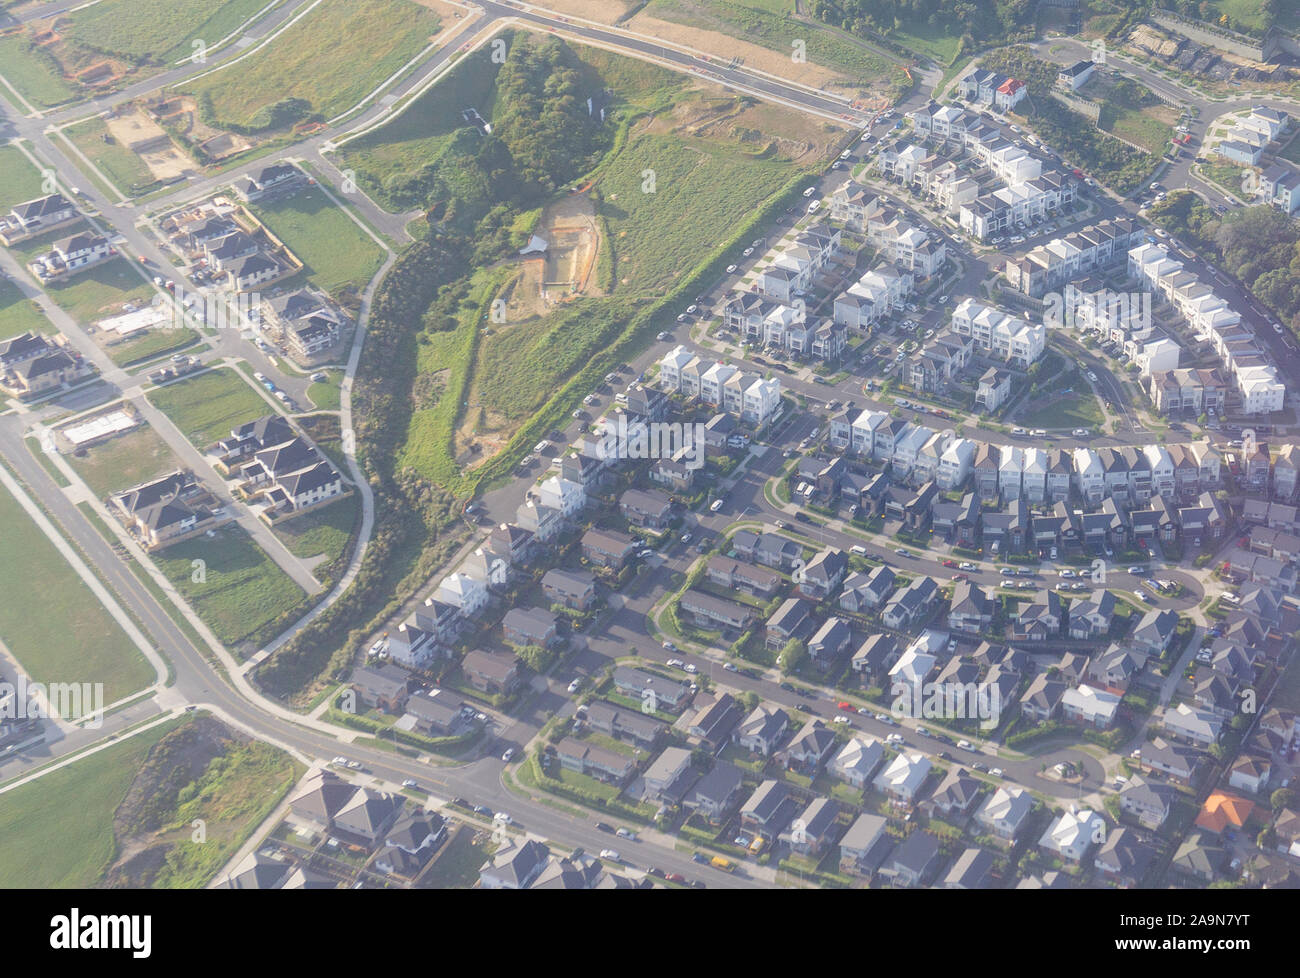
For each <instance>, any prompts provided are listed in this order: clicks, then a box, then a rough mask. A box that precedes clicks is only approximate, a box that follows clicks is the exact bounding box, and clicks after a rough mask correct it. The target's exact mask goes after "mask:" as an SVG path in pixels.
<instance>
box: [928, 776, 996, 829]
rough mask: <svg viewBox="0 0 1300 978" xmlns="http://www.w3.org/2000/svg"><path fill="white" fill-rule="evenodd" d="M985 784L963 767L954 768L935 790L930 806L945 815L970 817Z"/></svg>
mask: <svg viewBox="0 0 1300 978" xmlns="http://www.w3.org/2000/svg"><path fill="white" fill-rule="evenodd" d="M983 784H984V782H982V781H980V780H979V779H978V778H975V777H972V776H971V774H970V773H969V772H968V771H966V770H964V769H963V768H961V767H957V766H955V765H954V766H953V767H952V768H950V769H949V770H948V774H947V776H946V777H945V778H944V779H943V780H942V781H941V782H939V787H937V788H935V789H934V794H933V795H932V796H931V798H930V804H931V805H932V806H933V807H934V809H935V810H936V811H939V812H942V813H943V814H944V815H948V816H954V815H969V814H970V811H971V809H972V808H974V807H975V803H976V802H977V801H978V800H979V797H980V789H981V788H982V787H983Z"/></svg>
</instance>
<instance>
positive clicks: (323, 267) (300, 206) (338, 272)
mask: <svg viewBox="0 0 1300 978" xmlns="http://www.w3.org/2000/svg"><path fill="white" fill-rule="evenodd" d="M252 210H253V212H254V213H255V214H256V215H257V217H258V219H259V220H261V221H262V222H263V223H264V224H265V225H266V226H267V227H268V228H270V229H271V232H272V233H273V234H275V236H276V237H278V238H279V239H280V240H281V241H283V242H284V243H285V244H286V245H288V247H289V250H290V251H292V252H293V253H294V254H295V255H296V256H297V257H298V260H299V261H301V262H302V263H303V274H305V275H306V276H307V278H308V279H309V280H310V281H311V283H312V284H313V285H315V286H317V287H318V288H321V289H324V290H325V291H326V292H329V293H330V294H332V295H337V294H338V293H340V292H342V291H344V290H346V289H349V288H351V289H355V290H356V291H358V292H359V291H361V290H362V289H364V288H365V286H366V283H367V282H369V281H370V279H371V278H373V277H374V274H375V272H377V271H379V266H380V265H381V264H383V260H384V252H383V249H382V248H381V247H380V246H379V245H378V244H376V243H375V241H374V239H372V238H371V237H370V236H369V235H368V234H366V232H365V231H363V230H362V229H361V228H360V227H358V226H357V223H356V222H355V221H353V220H352V218H350V217H348V215H347V214H345V213H344V212H343V211H342V210H341V209H340V208H339V207H337V206H335V204H334V202H333V201H332V200H330V199H329V198H328V197H326V196H325V193H324V191H322V190H320V189H318V188H313V189H304V190H300V191H298V192H297V193H295V194H293V195H292V196H290V197H285V198H282V199H281V200H277V201H275V202H274V203H271V204H268V205H266V206H264V207H254V208H252Z"/></svg>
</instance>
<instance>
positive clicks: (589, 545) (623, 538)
mask: <svg viewBox="0 0 1300 978" xmlns="http://www.w3.org/2000/svg"><path fill="white" fill-rule="evenodd" d="M636 548H637V542H636V540H634V539H633V538H632V537H630V536H628V535H627V534H626V533H621V532H619V531H618V530H588V531H587V532H586V533H584V534H583V535H582V555H583V556H584V557H586V558H587V559H588V560H589V561H591V562H592V563H593V564H595V565H596V566H597V567H609V568H612V569H613V570H622V568H623V565H624V564H626V563H627V561H628V558H630V557H631V556H632V553H633V552H634V551H635V550H636Z"/></svg>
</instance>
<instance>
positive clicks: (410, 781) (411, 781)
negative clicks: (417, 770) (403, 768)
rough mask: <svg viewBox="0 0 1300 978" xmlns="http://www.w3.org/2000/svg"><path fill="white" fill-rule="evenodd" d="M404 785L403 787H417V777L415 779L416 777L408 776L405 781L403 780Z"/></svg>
mask: <svg viewBox="0 0 1300 978" xmlns="http://www.w3.org/2000/svg"><path fill="white" fill-rule="evenodd" d="M402 787H403V788H414V787H416V783H415V779H414V778H407V779H406V780H405V781H403V782H402Z"/></svg>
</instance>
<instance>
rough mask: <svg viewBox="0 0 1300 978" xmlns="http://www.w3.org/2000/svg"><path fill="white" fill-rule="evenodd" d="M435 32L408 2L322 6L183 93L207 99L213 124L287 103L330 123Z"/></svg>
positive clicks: (432, 22)
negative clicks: (295, 101)
mask: <svg viewBox="0 0 1300 978" xmlns="http://www.w3.org/2000/svg"><path fill="white" fill-rule="evenodd" d="M438 26H439V19H438V16H437V14H435V13H434V12H433V11H432V10H429V9H428V8H427V7H421V6H419V5H418V4H415V3H412V2H410V0H321V4H320V6H319V7H316V8H315V9H314V10H312V11H311V12H310V13H309V14H307V15H306V16H305V17H303V18H302V19H301V20H299V21H298V22H297V23H295V24H294V25H293V26H292V27H290V28H289V29H288V30H286V31H285V32H284V33H283V34H281V35H280V36H279V37H277V38H276V39H275V40H274V41H272V42H271V43H270V44H269V45H267V46H266V47H265V48H263V49H262V50H260V51H258V52H256V53H255V54H252V55H250V56H249V57H247V58H245V59H243V60H241V61H239V62H237V63H235V64H232V65H231V66H230V67H228V68H224V69H222V70H220V71H217V72H215V73H213V74H211V75H208V76H206V77H204V78H201V79H199V80H198V81H196V82H195V83H194V84H193V85H190V86H188V87H187V90H188V91H191V92H193V93H195V94H199V93H203V92H206V93H208V94H209V95H211V97H212V102H213V108H214V111H215V113H216V117H217V119H221V120H228V121H231V122H236V123H240V124H244V125H247V124H250V123H251V122H252V120H253V117H254V116H255V115H257V113H258V112H259V111H260V110H262V109H263V108H266V107H267V106H270V105H272V104H273V103H275V102H278V101H280V100H281V99H285V98H303V99H306V100H307V101H309V102H310V103H311V105H312V108H313V110H314V111H316V112H319V113H321V114H322V115H324V116H325V117H326V118H329V117H330V116H332V115H335V114H337V113H339V112H344V111H346V110H347V109H350V108H351V107H352V106H353V105H355V104H356V103H357V102H359V101H360V100H361V99H362V98H364V97H365V96H366V95H369V94H370V93H371V92H372V91H374V89H375V88H376V87H377V86H378V85H379V84H380V83H381V82H382V81H384V79H386V78H388V77H389V76H390V75H392V74H393V72H395V71H397V70H398V69H399V68H401V67H402V66H403V65H404V64H406V63H407V62H408V61H410V60H411V58H413V57H414V56H415V55H416V54H417V53H418V52H419V51H420V50H421V49H422V48H423V47H424V46H425V45H426V44H427V43H428V41H429V38H430V37H431V36H433V35H434V34H436V33H437V32H438ZM344 39H346V41H347V43H341V42H342V41H343V40H344Z"/></svg>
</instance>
